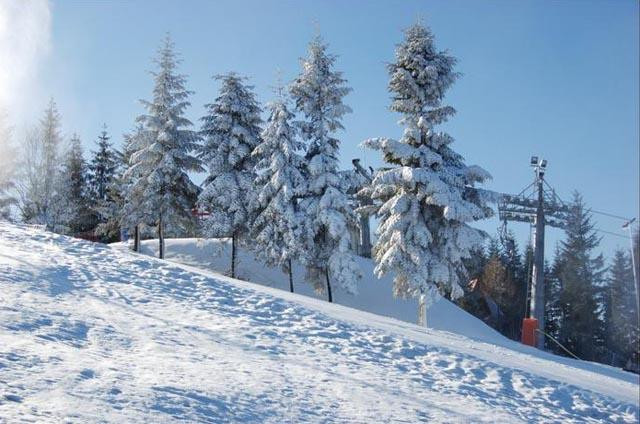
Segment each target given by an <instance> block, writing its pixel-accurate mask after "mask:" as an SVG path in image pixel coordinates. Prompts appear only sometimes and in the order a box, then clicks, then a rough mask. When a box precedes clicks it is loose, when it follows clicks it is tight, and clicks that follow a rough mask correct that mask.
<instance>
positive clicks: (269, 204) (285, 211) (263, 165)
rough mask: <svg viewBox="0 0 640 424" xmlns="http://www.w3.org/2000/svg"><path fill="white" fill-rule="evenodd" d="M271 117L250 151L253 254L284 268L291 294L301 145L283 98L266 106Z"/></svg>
mask: <svg viewBox="0 0 640 424" xmlns="http://www.w3.org/2000/svg"><path fill="white" fill-rule="evenodd" d="M269 110H270V116H269V119H268V121H267V124H266V127H265V129H264V131H263V132H262V134H261V137H262V143H260V144H259V145H258V146H257V147H256V148H255V149H254V151H253V153H252V156H253V157H255V158H256V159H257V163H256V167H255V169H256V173H257V175H258V176H257V177H256V180H255V187H256V195H255V196H254V198H253V202H252V205H251V208H250V209H251V211H252V215H253V216H255V219H254V220H253V224H252V228H251V233H252V237H251V238H252V240H254V242H255V251H256V253H257V254H258V257H260V258H262V259H263V260H264V261H265V262H266V263H267V264H268V265H278V266H283V267H284V269H285V270H286V271H287V273H288V274H289V290H290V291H291V292H292V293H293V275H292V267H291V261H292V259H294V258H296V257H297V256H299V254H300V253H301V247H300V245H299V241H300V239H301V238H302V234H301V232H302V231H303V222H302V215H303V214H302V213H301V212H300V211H298V208H297V196H299V195H300V194H301V193H303V192H304V177H303V175H302V169H303V159H302V157H301V156H300V155H299V154H298V152H299V151H301V150H302V149H303V147H304V146H303V144H302V143H301V142H300V141H298V140H297V138H296V137H297V134H296V130H295V127H294V126H292V125H291V121H292V119H293V114H292V113H291V112H290V111H289V109H288V108H287V105H286V103H285V100H284V99H283V98H282V96H281V97H280V98H279V99H277V100H275V101H274V102H272V103H271V104H270V105H269Z"/></svg>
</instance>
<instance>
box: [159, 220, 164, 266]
mask: <svg viewBox="0 0 640 424" xmlns="http://www.w3.org/2000/svg"><path fill="white" fill-rule="evenodd" d="M163 227H164V223H163V222H162V213H160V218H159V219H158V243H159V246H158V247H159V248H158V257H159V258H160V259H164V228H163Z"/></svg>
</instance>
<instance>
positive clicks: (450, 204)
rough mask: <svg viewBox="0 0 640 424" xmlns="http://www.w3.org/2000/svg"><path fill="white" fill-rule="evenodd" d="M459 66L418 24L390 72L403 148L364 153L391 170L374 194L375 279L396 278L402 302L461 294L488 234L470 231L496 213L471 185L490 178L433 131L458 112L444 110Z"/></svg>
mask: <svg viewBox="0 0 640 424" xmlns="http://www.w3.org/2000/svg"><path fill="white" fill-rule="evenodd" d="M455 62H456V61H455V59H454V58H453V57H451V56H449V55H448V53H447V52H446V51H445V52H443V51H437V50H436V48H435V45H434V38H433V35H432V33H431V32H430V30H429V29H428V28H426V27H424V26H422V25H420V24H415V25H413V26H412V27H410V28H409V29H407V30H406V31H405V40H404V42H403V43H401V44H400V45H398V47H397V49H396V61H395V62H394V63H391V64H390V65H388V69H389V73H390V75H391V81H390V83H389V90H390V91H391V93H392V98H393V100H392V104H391V110H392V111H394V112H398V113H400V114H402V119H401V120H400V124H402V125H404V126H405V130H404V134H403V136H402V138H401V139H400V141H396V140H392V139H387V138H374V139H370V140H367V141H365V142H364V143H363V145H364V146H366V147H369V148H372V149H376V150H381V151H382V152H383V156H384V160H385V161H386V162H387V163H388V164H389V166H390V168H389V169H387V170H383V171H381V172H378V173H377V174H376V176H375V178H374V181H373V183H372V188H371V195H372V197H373V198H374V199H376V200H377V201H379V202H381V203H382V206H381V207H380V209H379V210H378V216H379V218H380V224H379V226H378V229H377V234H378V240H377V242H376V244H375V246H374V257H375V260H376V268H375V272H376V274H377V275H378V276H379V277H381V276H382V275H385V274H387V273H390V272H391V273H393V274H394V275H395V276H394V294H395V295H396V296H403V297H405V296H420V297H421V298H423V299H425V301H426V302H427V303H428V302H430V301H431V300H433V299H434V298H435V297H436V296H437V294H438V293H440V294H448V295H449V296H451V298H454V299H455V298H457V297H459V296H461V295H462V294H463V290H462V288H461V284H462V282H463V281H464V280H463V279H462V277H463V276H464V275H465V274H466V269H465V266H464V262H463V260H464V259H465V258H468V257H469V256H470V255H471V252H472V251H473V249H474V248H475V247H477V246H478V245H479V244H481V243H482V240H483V234H482V232H480V231H479V230H476V229H474V228H472V227H470V226H469V225H468V223H469V222H472V221H476V220H479V219H483V218H486V217H488V216H490V215H491V213H492V212H491V209H490V208H488V207H487V206H486V204H485V199H484V197H485V196H484V194H483V193H484V192H482V191H479V190H475V189H474V188H473V186H474V185H475V184H476V183H481V182H483V181H485V180H487V179H488V178H490V176H489V174H488V173H487V172H486V171H484V170H483V169H481V168H479V167H477V166H466V165H465V164H464V159H463V157H462V156H461V155H459V154H458V153H456V152H454V151H453V150H452V149H451V147H450V144H451V142H452V141H453V138H452V137H451V136H449V135H448V134H446V133H444V132H436V130H435V127H436V126H437V125H438V124H440V123H442V122H445V121H446V120H447V119H448V118H449V117H450V116H451V115H453V114H454V113H455V110H454V109H453V108H452V107H450V106H443V105H442V100H443V97H444V94H445V92H446V90H447V89H448V88H449V87H450V86H451V85H452V84H453V83H454V81H455V80H456V78H457V77H458V74H457V73H456V72H454V70H453V67H454V65H455Z"/></svg>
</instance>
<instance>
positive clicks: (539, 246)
mask: <svg viewBox="0 0 640 424" xmlns="http://www.w3.org/2000/svg"><path fill="white" fill-rule="evenodd" d="M530 165H531V167H532V168H533V169H534V174H535V177H534V180H533V182H532V183H531V184H529V185H528V186H527V187H526V188H525V189H524V190H522V191H521V192H520V193H519V194H518V195H516V196H512V195H507V194H505V195H502V196H501V199H500V201H499V202H498V214H499V217H500V220H501V221H502V222H503V223H504V226H505V227H506V224H507V221H517V222H527V223H529V224H530V225H531V226H532V227H533V229H534V234H535V236H534V237H533V267H532V269H531V295H530V297H529V301H530V307H529V318H535V319H536V320H537V321H538V328H539V329H540V330H543V331H544V326H545V322H544V304H545V300H544V292H545V289H544V284H545V282H544V230H545V226H547V225H548V226H551V227H555V228H561V229H564V228H566V223H567V214H568V212H569V207H568V206H567V205H565V204H564V203H563V202H562V200H560V198H559V197H558V196H557V195H556V192H555V190H554V189H553V188H552V187H551V186H550V185H549V184H547V182H546V181H545V179H544V174H545V172H546V169H547V160H546V159H539V158H538V156H532V157H531V162H530ZM523 330H524V328H523ZM536 345H537V347H538V348H539V349H544V337H543V336H541V335H538V336H537V337H536Z"/></svg>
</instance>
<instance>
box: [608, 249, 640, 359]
mask: <svg viewBox="0 0 640 424" xmlns="http://www.w3.org/2000/svg"><path fill="white" fill-rule="evenodd" d="M631 267H632V265H631V258H630V257H629V255H628V254H626V253H625V252H624V251H623V250H617V251H616V252H615V255H614V257H613V263H612V265H611V267H610V268H609V278H608V282H607V283H608V284H607V287H606V290H605V299H606V303H605V305H606V306H605V326H606V335H607V347H608V349H609V351H610V352H612V353H613V356H614V358H610V360H609V361H607V362H608V363H610V364H611V365H615V366H625V365H626V364H627V362H637V360H638V354H639V351H638V349H639V347H638V346H639V343H640V331H639V330H638V315H637V312H636V305H635V295H636V294H635V290H634V288H633V285H634V281H633V271H632V268H631Z"/></svg>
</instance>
